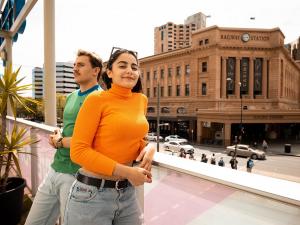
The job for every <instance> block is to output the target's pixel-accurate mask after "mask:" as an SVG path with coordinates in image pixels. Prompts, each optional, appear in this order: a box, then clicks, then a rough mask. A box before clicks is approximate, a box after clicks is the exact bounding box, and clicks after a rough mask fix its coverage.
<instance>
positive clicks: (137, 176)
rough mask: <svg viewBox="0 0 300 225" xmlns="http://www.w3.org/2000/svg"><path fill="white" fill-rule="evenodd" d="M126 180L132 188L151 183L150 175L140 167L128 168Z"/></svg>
mask: <svg viewBox="0 0 300 225" xmlns="http://www.w3.org/2000/svg"><path fill="white" fill-rule="evenodd" d="M127 179H128V180H129V182H130V183H131V184H132V185H133V186H139V185H143V184H144V183H151V182H152V174H151V173H150V172H149V171H147V170H145V169H143V168H140V167H130V171H129V173H128V176H127Z"/></svg>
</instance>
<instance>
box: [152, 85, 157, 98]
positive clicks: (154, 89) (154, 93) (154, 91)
mask: <svg viewBox="0 0 300 225" xmlns="http://www.w3.org/2000/svg"><path fill="white" fill-rule="evenodd" d="M156 93H157V89H156V87H154V88H153V97H156Z"/></svg>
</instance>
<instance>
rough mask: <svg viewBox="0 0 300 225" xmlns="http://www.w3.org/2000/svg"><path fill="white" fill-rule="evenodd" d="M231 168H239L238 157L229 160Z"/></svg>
mask: <svg viewBox="0 0 300 225" xmlns="http://www.w3.org/2000/svg"><path fill="white" fill-rule="evenodd" d="M229 163H230V165H231V168H232V169H234V170H237V164H238V163H239V162H238V161H237V160H236V158H234V157H232V158H231V159H230V161H229Z"/></svg>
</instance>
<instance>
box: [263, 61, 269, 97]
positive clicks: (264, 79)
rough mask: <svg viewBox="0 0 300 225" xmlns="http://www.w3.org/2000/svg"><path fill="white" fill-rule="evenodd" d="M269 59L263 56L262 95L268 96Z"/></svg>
mask: <svg viewBox="0 0 300 225" xmlns="http://www.w3.org/2000/svg"><path fill="white" fill-rule="evenodd" d="M267 64H268V59H267V58H263V74H262V96H263V98H267V97H268V95H267V87H268V74H267V72H268V70H267Z"/></svg>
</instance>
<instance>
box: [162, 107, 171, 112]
mask: <svg viewBox="0 0 300 225" xmlns="http://www.w3.org/2000/svg"><path fill="white" fill-rule="evenodd" d="M161 113H170V108H168V107H162V108H161Z"/></svg>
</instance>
